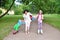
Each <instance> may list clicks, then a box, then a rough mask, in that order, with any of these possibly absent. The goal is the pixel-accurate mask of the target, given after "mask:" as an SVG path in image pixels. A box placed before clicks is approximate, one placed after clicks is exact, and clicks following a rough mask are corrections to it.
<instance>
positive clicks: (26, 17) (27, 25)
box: [23, 10, 32, 34]
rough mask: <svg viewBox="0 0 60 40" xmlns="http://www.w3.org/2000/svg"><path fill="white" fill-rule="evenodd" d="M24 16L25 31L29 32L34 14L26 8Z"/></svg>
mask: <svg viewBox="0 0 60 40" xmlns="http://www.w3.org/2000/svg"><path fill="white" fill-rule="evenodd" d="M23 13H24V14H23V18H24V21H25V32H26V34H27V33H29V29H30V23H31V18H30V15H32V14H31V13H30V12H29V11H28V10H24V12H23Z"/></svg>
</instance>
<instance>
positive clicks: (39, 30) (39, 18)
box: [37, 10, 43, 34]
mask: <svg viewBox="0 0 60 40" xmlns="http://www.w3.org/2000/svg"><path fill="white" fill-rule="evenodd" d="M42 13H43V12H42V10H39V13H38V16H37V18H38V34H39V33H41V34H42V33H43V30H42V20H43V14H42Z"/></svg>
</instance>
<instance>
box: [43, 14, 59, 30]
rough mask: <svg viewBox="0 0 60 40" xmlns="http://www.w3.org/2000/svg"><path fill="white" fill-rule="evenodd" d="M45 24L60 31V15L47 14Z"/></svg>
mask: <svg viewBox="0 0 60 40" xmlns="http://www.w3.org/2000/svg"><path fill="white" fill-rule="evenodd" d="M44 18H45V19H44V22H46V23H48V24H50V25H52V26H53V27H55V28H57V29H59V30H60V14H59V15H58V14H45V15H44Z"/></svg>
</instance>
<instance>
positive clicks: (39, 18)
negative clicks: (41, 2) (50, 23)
mask: <svg viewBox="0 0 60 40" xmlns="http://www.w3.org/2000/svg"><path fill="white" fill-rule="evenodd" d="M42 19H43V15H40V14H38V22H40V23H42Z"/></svg>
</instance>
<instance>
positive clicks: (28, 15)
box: [23, 12, 32, 22]
mask: <svg viewBox="0 0 60 40" xmlns="http://www.w3.org/2000/svg"><path fill="white" fill-rule="evenodd" d="M30 15H32V14H31V13H30V12H28V13H27V15H25V14H23V17H24V21H25V22H31V19H30Z"/></svg>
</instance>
